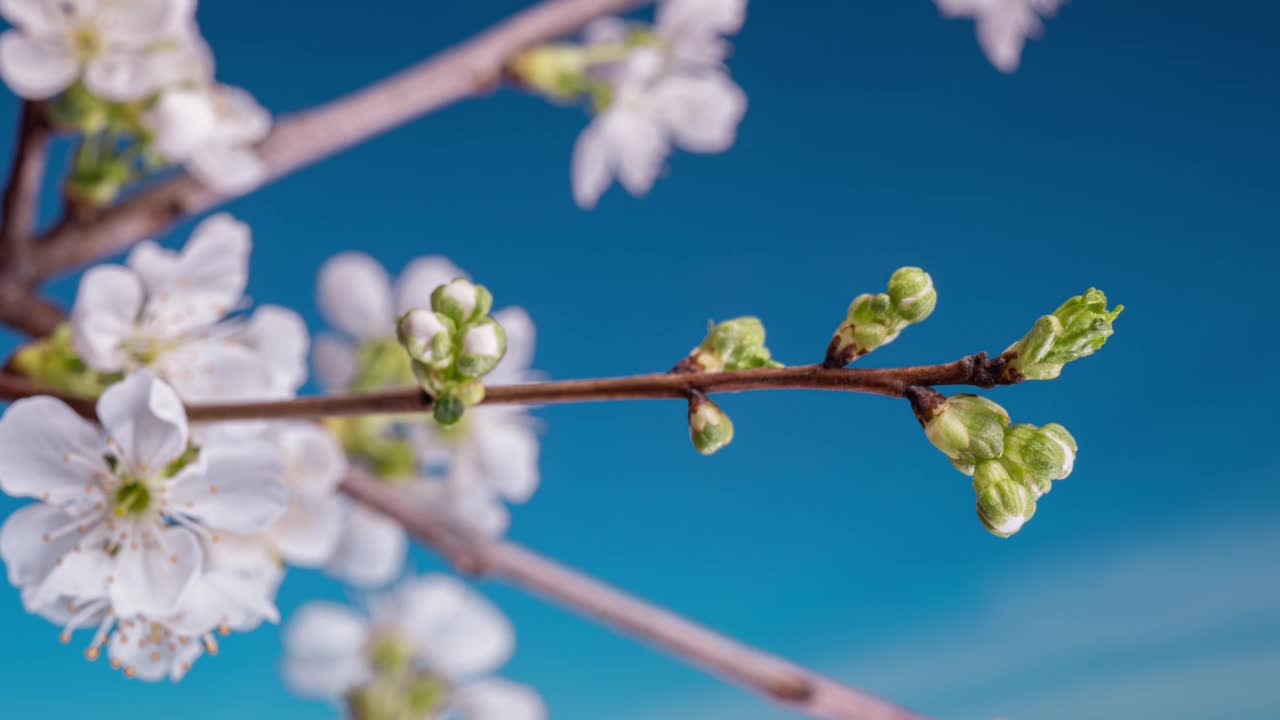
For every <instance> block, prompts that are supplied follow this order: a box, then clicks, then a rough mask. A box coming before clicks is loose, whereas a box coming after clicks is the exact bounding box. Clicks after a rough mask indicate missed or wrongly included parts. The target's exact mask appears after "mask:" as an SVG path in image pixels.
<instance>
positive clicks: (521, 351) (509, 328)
mask: <svg viewBox="0 0 1280 720" xmlns="http://www.w3.org/2000/svg"><path fill="white" fill-rule="evenodd" d="M493 319H494V320H497V321H498V324H499V325H501V326H502V329H503V331H504V332H505V333H506V335H507V354H506V355H503V356H502V361H501V362H499V363H498V367H496V368H494V369H493V371H492V372H490V373H489V375H488V376H487V379H486V380H485V382H487V383H489V384H492V385H504V384H512V383H521V382H525V381H527V380H528V379H529V378H528V375H529V368H530V367H532V366H533V351H534V344H535V340H536V338H537V332H536V330H535V328H534V325H533V318H531V317H529V313H528V312H526V311H525V309H524V308H522V307H508V308H503V309H501V310H499V311H498V312H496V313H494V314H493Z"/></svg>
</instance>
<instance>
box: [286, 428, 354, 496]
mask: <svg viewBox="0 0 1280 720" xmlns="http://www.w3.org/2000/svg"><path fill="white" fill-rule="evenodd" d="M277 432H278V435H277V442H278V443H279V445H280V449H281V452H282V453H283V456H284V463H285V464H284V482H285V484H286V485H288V486H289V487H290V488H291V489H292V490H293V491H294V492H295V493H297V494H299V495H305V496H308V497H327V496H329V495H332V494H333V492H334V491H335V490H336V489H337V487H338V483H339V482H341V481H342V476H343V475H345V474H346V472H347V456H346V453H345V452H344V451H343V449H342V446H341V445H340V444H339V443H338V440H337V438H335V437H334V436H333V433H331V432H329V431H328V430H325V429H324V428H323V427H321V426H319V425H314V424H311V423H290V424H287V425H283V426H281V427H280V428H279V429H278V431H277Z"/></svg>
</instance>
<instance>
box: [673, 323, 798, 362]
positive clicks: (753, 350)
mask: <svg viewBox="0 0 1280 720" xmlns="http://www.w3.org/2000/svg"><path fill="white" fill-rule="evenodd" d="M768 367H782V363H780V362H777V361H776V360H774V359H773V357H771V356H770V354H769V348H767V347H765V344H764V323H762V322H760V318H756V317H751V316H744V317H740V318H734V319H732V320H725V321H724V322H721V323H713V324H711V326H710V327H709V328H708V330H707V336H706V337H705V338H704V339H703V340H702V343H701V344H699V345H698V346H697V347H695V348H694V349H693V350H692V351H691V352H690V353H689V356H688V357H686V358H685V359H684V360H681V361H680V363H679V364H677V365H676V366H675V368H674V369H673V372H719V371H721V370H754V369H757V368H768Z"/></svg>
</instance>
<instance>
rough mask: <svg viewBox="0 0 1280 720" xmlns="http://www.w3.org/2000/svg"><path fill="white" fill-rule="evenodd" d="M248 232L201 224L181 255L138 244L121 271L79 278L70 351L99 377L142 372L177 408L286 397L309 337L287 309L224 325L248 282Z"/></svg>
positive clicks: (220, 218) (301, 370)
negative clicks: (172, 392) (171, 395)
mask: <svg viewBox="0 0 1280 720" xmlns="http://www.w3.org/2000/svg"><path fill="white" fill-rule="evenodd" d="M250 244H251V243H250V236H249V228H248V226H246V225H245V224H243V223H241V222H238V221H236V220H234V219H233V218H231V216H229V215H226V214H220V215H215V216H213V217H210V218H209V219H207V220H205V221H204V222H202V223H201V224H200V225H199V226H198V227H197V228H196V229H195V231H194V232H193V233H192V236H191V240H190V241H189V242H188V243H187V245H186V247H185V248H183V250H182V252H181V253H177V252H173V251H170V250H166V249H163V248H161V247H160V246H158V245H156V244H155V243H151V242H144V243H142V244H140V245H138V246H137V247H136V248H135V249H134V250H133V252H132V253H131V254H130V255H129V258H128V260H127V264H126V265H125V266H119V265H102V266H98V267H96V268H93V269H92V270H90V271H89V272H87V273H85V276H84V278H83V279H82V280H81V281H80V290H79V294H78V295H77V297H76V303H75V307H74V309H73V310H72V314H71V329H72V337H73V341H74V343H75V348H76V351H77V353H79V355H80V357H81V358H82V359H83V360H84V362H85V364H87V365H88V366H89V367H92V368H94V369H96V370H100V371H103V372H129V371H132V370H135V369H138V368H143V367H146V368H150V369H152V370H154V371H155V372H156V374H157V375H159V376H160V378H161V379H163V380H165V381H166V382H168V383H170V384H171V385H173V386H174V388H175V389H176V390H177V391H178V393H179V395H181V396H182V398H183V399H184V400H195V401H199V400H209V399H218V398H245V399H262V398H265V397H283V396H289V395H292V394H293V392H294V391H296V390H297V388H298V387H299V386H300V385H301V384H302V383H303V381H305V379H306V370H305V360H304V358H305V357H306V353H307V349H308V345H309V339H308V336H307V332H306V326H305V325H304V324H303V323H302V320H301V319H300V318H299V317H298V316H297V314H296V313H294V312H293V311H291V310H287V309H285V308H279V307H274V306H263V307H261V308H259V309H258V311H257V312H256V313H254V315H253V316H252V317H250V318H249V319H248V320H247V321H243V320H238V319H227V315H228V314H229V313H231V312H233V311H234V310H236V309H237V308H239V307H240V305H241V303H242V301H243V300H244V290H245V285H246V283H247V282H248V263H249V249H250Z"/></svg>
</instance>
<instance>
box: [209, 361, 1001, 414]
mask: <svg viewBox="0 0 1280 720" xmlns="http://www.w3.org/2000/svg"><path fill="white" fill-rule="evenodd" d="M1003 367H1004V361H1003V360H1002V359H1001V358H996V359H995V360H991V359H988V358H987V355H986V353H979V354H977V355H971V356H969V357H966V358H962V359H960V360H957V361H955V362H951V363H946V364H943V365H923V366H919V367H906V368H848V369H827V368H823V367H821V366H819V365H801V366H797V367H785V368H763V369H759V370H734V371H728V372H712V373H653V374H649V375H632V376H629V377H617V378H599V379H592V380H558V381H551V382H538V383H528V384H524V385H495V386H493V387H488V388H485V398H484V402H485V403H490V404H521V405H526V404H527V405H543V404H551V403H571V402H591V401H599V400H638V399H652V398H686V397H688V394H689V393H690V392H691V391H701V392H704V393H723V392H739V391H744V390H782V389H790V390H797V389H809V390H843V391H847V392H860V393H871V394H875V395H887V396H889V397H899V398H900V397H906V392H907V389H908V388H910V387H913V386H933V385H973V386H977V387H987V388H989V387H994V386H996V385H1002V384H1008V381H1004V380H1001V370H1002V368H1003ZM430 409H431V398H430V396H428V395H426V394H425V393H423V392H422V391H421V390H418V389H416V388H400V389H395V390H383V391H378V392H368V393H355V394H349V395H326V396H321V397H304V398H294V399H290V400H270V401H265V402H234V403H217V404H212V403H211V404H200V405H191V406H188V408H187V412H188V415H189V416H190V418H191V420H192V421H202V422H218V421H224V420H245V419H263V420H279V419H285V418H320V417H337V416H342V415H380V414H393V413H419V412H424V411H426V410H430Z"/></svg>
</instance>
